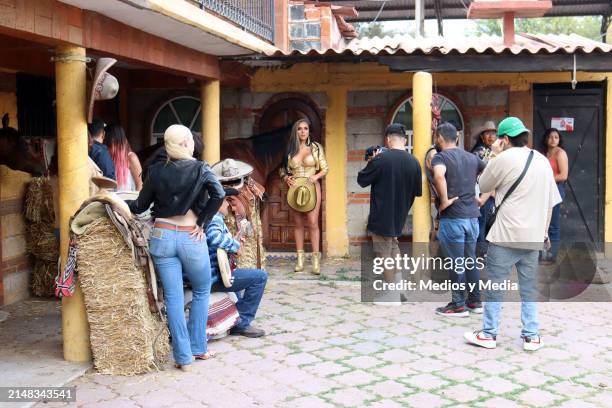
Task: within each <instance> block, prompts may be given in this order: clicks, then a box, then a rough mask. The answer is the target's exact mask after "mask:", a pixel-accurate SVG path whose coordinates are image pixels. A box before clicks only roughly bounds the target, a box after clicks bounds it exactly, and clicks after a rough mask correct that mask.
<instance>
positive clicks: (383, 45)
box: [269, 33, 612, 57]
mask: <svg viewBox="0 0 612 408" xmlns="http://www.w3.org/2000/svg"><path fill="white" fill-rule="evenodd" d="M611 51H612V44H605V43H602V42H598V41H593V40H591V39H588V38H585V37H581V36H579V35H576V34H570V35H565V34H563V35H562V34H518V33H517V34H516V36H515V43H514V44H513V45H511V46H507V45H505V44H504V41H503V39H502V38H501V37H489V36H482V37H431V38H414V37H410V36H405V35H404V36H402V35H396V36H393V37H384V38H380V37H374V38H356V39H354V40H351V41H350V42H348V43H347V44H346V45H345V47H344V48H343V49H328V50H323V51H319V50H314V49H313V50H309V51H307V52H302V51H298V50H293V51H290V52H288V53H283V52H282V51H277V52H275V53H273V54H269V56H271V57H288V56H294V57H295V56H320V55H325V56H334V55H338V56H339V55H344V56H347V55H348V56H350V55H351V54H352V55H355V56H376V55H410V54H417V55H418V54H423V55H430V54H433V55H436V54H438V55H446V54H472V53H473V54H501V53H512V54H520V53H529V54H538V53H542V54H555V53H566V54H573V53H583V54H589V53H592V52H603V53H608V52H611Z"/></svg>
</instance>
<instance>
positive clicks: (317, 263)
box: [312, 252, 321, 275]
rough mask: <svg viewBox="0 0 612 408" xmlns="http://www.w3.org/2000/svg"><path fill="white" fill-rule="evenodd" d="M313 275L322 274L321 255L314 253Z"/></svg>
mask: <svg viewBox="0 0 612 408" xmlns="http://www.w3.org/2000/svg"><path fill="white" fill-rule="evenodd" d="M312 273H313V274H315V275H320V274H321V253H320V252H313V253H312Z"/></svg>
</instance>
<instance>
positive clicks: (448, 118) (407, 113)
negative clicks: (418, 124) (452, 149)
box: [391, 94, 464, 152]
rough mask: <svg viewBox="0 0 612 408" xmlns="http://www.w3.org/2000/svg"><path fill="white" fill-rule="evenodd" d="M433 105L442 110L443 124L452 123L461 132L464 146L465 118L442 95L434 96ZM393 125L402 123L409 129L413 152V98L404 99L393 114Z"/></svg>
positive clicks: (410, 144)
mask: <svg viewBox="0 0 612 408" xmlns="http://www.w3.org/2000/svg"><path fill="white" fill-rule="evenodd" d="M432 104H434V105H435V106H436V107H437V109H439V110H440V117H441V122H451V123H452V124H453V125H455V127H457V130H458V131H459V146H463V129H464V123H463V116H462V115H461V112H460V111H459V109H458V108H457V105H455V104H454V103H453V102H452V101H451V100H450V99H448V98H447V97H445V96H442V95H440V94H434V95H433V97H432ZM391 123H401V124H402V125H404V126H406V129H408V147H409V149H410V152H412V96H411V97H409V98H406V99H404V101H403V102H401V103H400V104H399V106H398V108H397V109H396V110H395V112H393V116H392V119H391Z"/></svg>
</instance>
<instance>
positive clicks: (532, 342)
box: [523, 336, 544, 351]
mask: <svg viewBox="0 0 612 408" xmlns="http://www.w3.org/2000/svg"><path fill="white" fill-rule="evenodd" d="M543 345H544V342H543V341H542V338H541V337H540V336H533V337H523V350H525V351H536V350H539V349H540V347H542V346H543Z"/></svg>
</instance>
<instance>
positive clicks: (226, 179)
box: [211, 159, 253, 189]
mask: <svg viewBox="0 0 612 408" xmlns="http://www.w3.org/2000/svg"><path fill="white" fill-rule="evenodd" d="M211 170H212V171H213V173H214V174H215V176H217V179H219V182H220V183H225V184H227V183H230V182H232V181H236V182H237V185H234V183H232V187H233V188H235V189H240V187H242V184H243V181H244V177H246V176H248V175H249V174H251V173H252V172H253V166H251V165H250V164H248V163H245V162H243V161H240V160H234V159H225V160H221V161H220V162H218V163H215V164H214V165H213V166H212V167H211Z"/></svg>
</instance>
